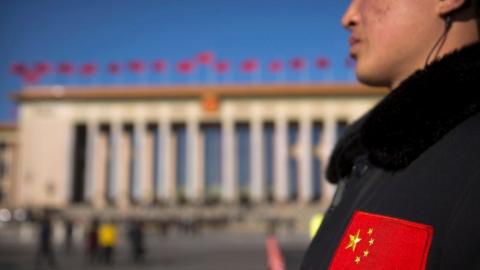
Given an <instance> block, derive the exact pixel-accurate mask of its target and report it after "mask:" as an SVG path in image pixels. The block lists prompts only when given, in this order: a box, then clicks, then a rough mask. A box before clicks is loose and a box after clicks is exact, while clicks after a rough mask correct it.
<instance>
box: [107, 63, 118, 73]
mask: <svg viewBox="0 0 480 270" xmlns="http://www.w3.org/2000/svg"><path fill="white" fill-rule="evenodd" d="M108 72H110V74H112V75H115V74H118V73H120V64H119V63H117V62H111V63H110V64H108Z"/></svg>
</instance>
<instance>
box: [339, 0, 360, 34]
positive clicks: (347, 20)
mask: <svg viewBox="0 0 480 270" xmlns="http://www.w3.org/2000/svg"><path fill="white" fill-rule="evenodd" d="M357 6H358V0H352V1H351V2H350V5H349V6H348V8H347V10H345V13H344V14H343V17H342V26H343V27H344V28H345V29H350V28H351V27H352V26H354V25H356V24H357V23H358V9H357Z"/></svg>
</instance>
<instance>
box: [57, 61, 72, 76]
mask: <svg viewBox="0 0 480 270" xmlns="http://www.w3.org/2000/svg"><path fill="white" fill-rule="evenodd" d="M58 72H59V73H60V74H63V75H70V74H72V73H73V64H72V63H69V62H62V63H60V64H59V65H58Z"/></svg>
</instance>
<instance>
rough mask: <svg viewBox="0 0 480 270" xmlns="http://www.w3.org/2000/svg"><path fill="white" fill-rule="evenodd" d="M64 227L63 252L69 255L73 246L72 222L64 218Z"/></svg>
mask: <svg viewBox="0 0 480 270" xmlns="http://www.w3.org/2000/svg"><path fill="white" fill-rule="evenodd" d="M64 227H65V252H67V253H70V252H71V251H72V245H73V221H72V220H71V219H70V218H66V219H65V221H64Z"/></svg>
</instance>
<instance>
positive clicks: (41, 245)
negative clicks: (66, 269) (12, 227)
mask: <svg viewBox="0 0 480 270" xmlns="http://www.w3.org/2000/svg"><path fill="white" fill-rule="evenodd" d="M52 237H53V228H52V222H51V219H50V215H49V214H48V213H45V214H44V216H43V218H42V219H41V221H40V228H39V233H38V247H37V252H36V255H35V268H36V269H40V268H41V267H42V266H43V264H44V262H45V261H46V262H47V264H48V266H49V268H56V265H57V264H56V261H55V255H54V250H53V243H52V241H53V239H52Z"/></svg>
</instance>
